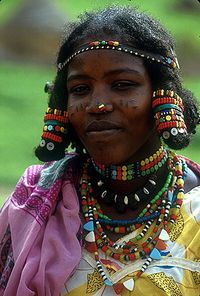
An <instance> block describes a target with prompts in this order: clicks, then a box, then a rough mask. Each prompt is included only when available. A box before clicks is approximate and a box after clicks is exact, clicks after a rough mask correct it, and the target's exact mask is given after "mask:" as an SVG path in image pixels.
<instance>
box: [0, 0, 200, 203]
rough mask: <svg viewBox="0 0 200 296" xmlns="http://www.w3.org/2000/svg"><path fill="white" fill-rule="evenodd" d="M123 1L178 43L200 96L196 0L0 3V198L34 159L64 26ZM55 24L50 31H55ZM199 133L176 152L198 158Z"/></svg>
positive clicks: (185, 71)
mask: <svg viewBox="0 0 200 296" xmlns="http://www.w3.org/2000/svg"><path fill="white" fill-rule="evenodd" d="M110 4H123V5H124V4H128V5H133V6H136V7H138V8H139V10H141V11H144V12H147V13H149V14H151V15H152V16H154V17H156V18H157V19H159V20H160V21H161V23H162V24H163V25H164V26H166V27H167V28H168V30H169V31H170V32H171V34H172V35H173V36H174V38H175V39H176V41H177V55H178V57H179V61H180V65H181V68H182V76H183V81H184V85H185V86H186V87H188V88H190V89H191V90H192V91H193V92H194V94H195V95H196V96H197V98H198V99H199V100H200V83H199V81H200V70H199V66H200V60H199V56H200V55H199V52H200V35H199V34H200V32H199V17H200V4H199V2H198V1H195V0H160V1H156V0H155V1H154V0H151V1H149V0H143V1H141V0H134V1H131V0H129V1H128V0H127V1H126V0H123V1H109V0H101V1H98V0H76V1H74V0H59V1H56V0H54V1H53V0H35V1H29V0H15V1H8V0H6V1H1V2H0V107H1V109H0V110H1V116H0V125H1V129H0V136H1V141H0V168H1V170H0V198H1V201H0V202H1V203H2V201H3V200H4V198H5V196H6V195H7V194H8V193H9V192H10V191H11V190H12V189H13V188H14V186H15V183H16V181H17V180H18V179H19V177H20V176H21V174H22V173H23V171H24V169H25V168H26V167H27V166H28V165H31V164H33V163H38V161H37V159H36V158H35V156H34V147H35V146H37V144H38V143H39V140H40V134H41V130H42V118H43V113H44V110H45V109H46V103H47V96H46V94H44V92H43V88H44V84H45V82H46V81H51V80H52V79H53V78H54V74H55V66H54V62H55V59H56V51H57V47H58V44H59V39H60V36H61V31H62V26H63V24H64V23H65V22H66V23H67V22H68V21H70V20H74V19H76V18H77V16H78V15H79V14H80V13H82V12H84V11H87V10H91V9H97V8H99V7H104V6H106V5H110ZM54 27H55V29H54ZM199 144H200V137H199V131H198V133H197V134H196V135H195V137H194V139H193V142H192V144H191V146H190V148H187V149H185V150H183V151H181V154H183V155H186V156H189V157H190V158H192V159H193V160H196V161H198V162H200V154H199Z"/></svg>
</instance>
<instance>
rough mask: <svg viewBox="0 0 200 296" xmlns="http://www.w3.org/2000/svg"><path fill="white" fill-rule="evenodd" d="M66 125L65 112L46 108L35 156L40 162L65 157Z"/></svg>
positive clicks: (66, 117)
mask: <svg viewBox="0 0 200 296" xmlns="http://www.w3.org/2000/svg"><path fill="white" fill-rule="evenodd" d="M67 123H68V113H67V111H61V110H57V109H52V108H48V109H47V112H46V114H45V116H44V127H43V133H42V136H41V141H40V144H39V146H38V147H37V148H36V151H35V154H36V156H37V157H38V158H39V159H40V160H42V161H51V160H58V159H61V158H63V157H64V156H65V147H66V146H68V145H67V144H69V143H67V137H66V134H67V133H68V130H67Z"/></svg>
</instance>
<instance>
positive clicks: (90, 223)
mask: <svg viewBox="0 0 200 296" xmlns="http://www.w3.org/2000/svg"><path fill="white" fill-rule="evenodd" d="M83 228H84V229H85V230H87V231H94V222H93V221H88V222H87V223H86V224H84V225H83Z"/></svg>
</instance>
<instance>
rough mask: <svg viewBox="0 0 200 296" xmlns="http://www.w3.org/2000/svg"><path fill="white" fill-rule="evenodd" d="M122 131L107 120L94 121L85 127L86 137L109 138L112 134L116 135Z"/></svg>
mask: <svg viewBox="0 0 200 296" xmlns="http://www.w3.org/2000/svg"><path fill="white" fill-rule="evenodd" d="M121 130H122V127H121V126H120V125H119V124H117V123H115V122H112V121H107V120H100V121H97V120H94V121H92V122H91V123H89V124H88V125H87V127H86V134H87V135H93V136H94V135H99V136H100V135H104V136H110V135H113V134H116V133H118V132H119V131H121Z"/></svg>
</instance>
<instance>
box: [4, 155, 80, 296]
mask: <svg viewBox="0 0 200 296" xmlns="http://www.w3.org/2000/svg"><path fill="white" fill-rule="evenodd" d="M68 159H69V157H66V158H64V159H63V160H61V161H58V162H54V163H51V164H48V165H45V166H39V165H36V166H31V167H29V168H28V169H27V170H26V171H25V173H24V175H23V176H22V178H21V179H20V181H19V182H18V184H17V186H16V189H15V191H14V192H13V194H12V195H11V197H10V198H9V199H8V200H7V202H6V203H5V205H4V207H3V209H2V210H1V215H0V239H1V244H0V252H1V253H0V256H1V257H0V272H1V282H0V285H1V286H0V295H4V296H11V295H12V296H15V295H16V296H33V295H37V296H58V295H59V293H60V290H61V288H62V287H63V286H64V283H65V282H66V280H67V279H68V278H69V277H70V275H71V274H72V273H73V271H74V269H75V268H76V266H77V265H78V263H79V261H80V258H81V246H80V241H79V239H78V233H79V231H80V225H81V224H80V218H79V202H78V197H77V194H76V191H75V188H74V186H73V185H72V184H71V183H70V181H69V180H68V181H67V180H66V181H62V180H63V175H64V173H65V168H66V165H67V161H68ZM58 199H59V200H58ZM55 209H56V210H55ZM9 234H10V235H9ZM2 238H3V240H2ZM9 242H10V244H9ZM5 254H7V259H6V261H5V258H4V255H5ZM12 256H13V261H14V264H13V262H12ZM2 266H3V267H2ZM11 271H12V272H11Z"/></svg>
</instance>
